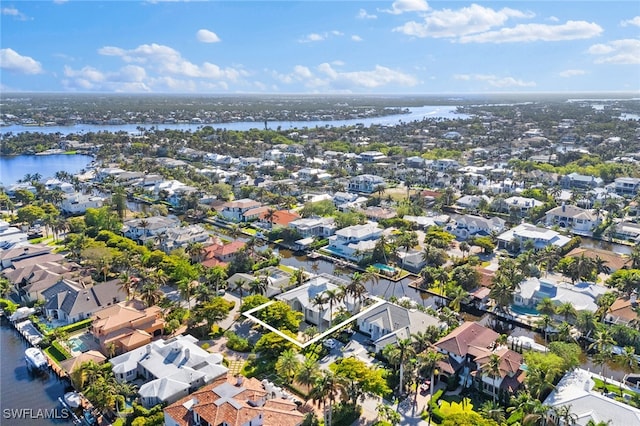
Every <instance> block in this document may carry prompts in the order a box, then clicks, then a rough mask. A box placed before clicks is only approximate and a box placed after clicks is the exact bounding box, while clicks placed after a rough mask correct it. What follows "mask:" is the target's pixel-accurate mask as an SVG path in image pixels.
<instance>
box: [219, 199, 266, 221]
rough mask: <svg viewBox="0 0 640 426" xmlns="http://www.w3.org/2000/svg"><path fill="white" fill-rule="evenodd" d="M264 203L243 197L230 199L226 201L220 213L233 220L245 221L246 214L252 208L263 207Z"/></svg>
mask: <svg viewBox="0 0 640 426" xmlns="http://www.w3.org/2000/svg"><path fill="white" fill-rule="evenodd" d="M261 206H262V204H261V203H259V202H257V201H254V200H252V199H250V198H243V199H241V200H236V201H229V202H228V203H225V204H224V206H223V208H222V211H221V212H220V215H221V216H222V217H223V218H224V219H226V220H228V221H231V222H243V221H244V220H245V216H244V214H245V213H246V212H248V211H249V210H252V209H257V208H259V207H261Z"/></svg>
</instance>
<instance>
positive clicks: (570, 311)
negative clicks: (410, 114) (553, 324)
mask: <svg viewBox="0 0 640 426" xmlns="http://www.w3.org/2000/svg"><path fill="white" fill-rule="evenodd" d="M556 314H558V315H562V316H563V317H564V320H565V321H569V319H575V318H576V315H578V313H577V312H576V308H574V307H573V304H572V303H571V302H564V303H562V304H560V305H559V306H558V307H557V308H556Z"/></svg>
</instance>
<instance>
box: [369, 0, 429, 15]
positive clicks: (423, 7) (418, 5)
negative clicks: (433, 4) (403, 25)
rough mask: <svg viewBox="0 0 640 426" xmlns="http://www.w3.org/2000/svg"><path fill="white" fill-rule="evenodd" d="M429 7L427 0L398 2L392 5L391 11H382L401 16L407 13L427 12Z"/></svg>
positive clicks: (402, 0)
mask: <svg viewBox="0 0 640 426" xmlns="http://www.w3.org/2000/svg"><path fill="white" fill-rule="evenodd" d="M427 10H429V5H428V4H427V2H426V1H425V0H396V1H394V2H393V4H392V5H391V9H381V10H380V11H381V12H386V13H391V14H392V15H400V14H402V13H405V12H426V11H427Z"/></svg>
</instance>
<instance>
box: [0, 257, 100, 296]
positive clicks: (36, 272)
mask: <svg viewBox="0 0 640 426" xmlns="http://www.w3.org/2000/svg"><path fill="white" fill-rule="evenodd" d="M39 257H40V258H42V259H37V261H35V259H25V260H22V261H20V262H16V263H14V265H13V267H12V268H8V269H5V270H4V271H3V275H4V276H5V278H7V279H8V280H9V282H10V283H11V284H12V285H13V287H14V289H15V292H16V294H17V295H18V296H19V297H20V299H21V300H23V301H25V302H27V303H29V302H35V301H36V300H44V297H43V296H42V292H43V291H45V290H46V289H48V288H49V287H51V286H53V285H54V284H56V283H57V282H58V281H60V280H61V279H67V280H72V281H76V282H78V281H83V282H85V283H92V282H93V279H92V278H91V276H90V275H88V274H87V272H86V271H83V270H81V269H80V267H79V266H78V265H77V264H75V263H64V264H63V263H62V261H63V258H62V256H60V255H56V254H50V255H45V256H39ZM49 257H50V258H51V260H48V261H47V260H46V258H49ZM84 274H87V275H84Z"/></svg>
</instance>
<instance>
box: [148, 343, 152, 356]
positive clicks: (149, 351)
mask: <svg viewBox="0 0 640 426" xmlns="http://www.w3.org/2000/svg"><path fill="white" fill-rule="evenodd" d="M147 355H151V345H150V344H149V345H147Z"/></svg>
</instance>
